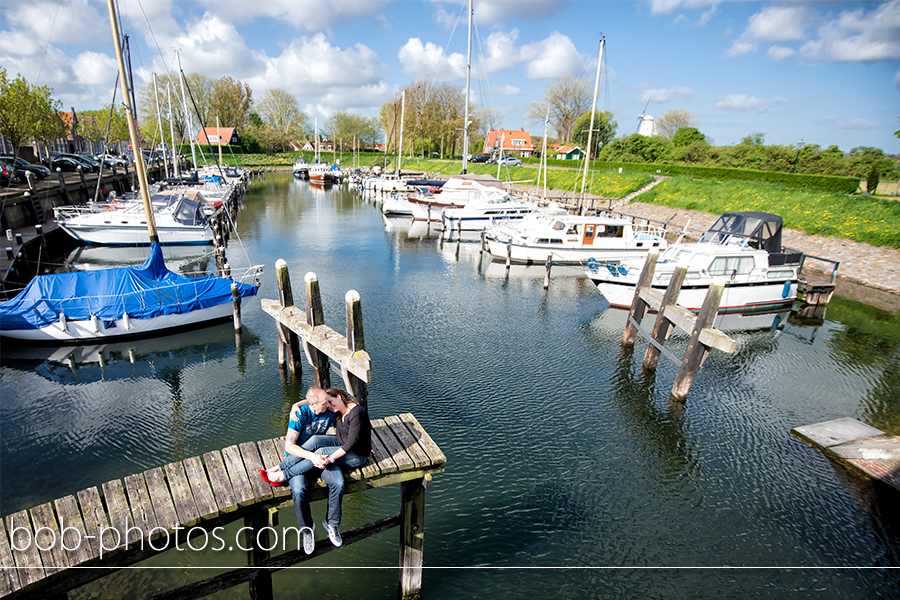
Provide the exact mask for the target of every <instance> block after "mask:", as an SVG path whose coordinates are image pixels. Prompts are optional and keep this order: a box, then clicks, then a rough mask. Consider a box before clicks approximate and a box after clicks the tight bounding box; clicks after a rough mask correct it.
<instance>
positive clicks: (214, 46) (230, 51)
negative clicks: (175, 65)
mask: <svg viewBox="0 0 900 600" xmlns="http://www.w3.org/2000/svg"><path fill="white" fill-rule="evenodd" d="M171 47H174V48H180V49H181V63H182V66H183V68H184V71H185V73H190V72H198V73H203V74H204V75H206V76H207V77H212V78H218V77H222V76H225V75H228V76H230V77H234V78H237V79H245V78H247V77H252V76H253V75H254V74H256V73H259V71H260V70H261V69H263V68H264V66H265V65H264V60H263V57H262V56H261V55H259V54H258V53H256V52H252V51H250V50H249V48H247V44H246V42H245V41H244V38H243V36H241V34H240V33H238V31H237V29H236V28H235V26H234V25H233V24H232V23H227V22H225V21H223V20H222V19H221V18H220V17H218V16H216V15H214V14H212V13H209V12H207V13H205V14H204V15H203V17H202V18H201V19H200V20H199V21H195V22H193V23H191V24H190V25H189V26H188V29H187V31H186V32H184V33H183V34H182V35H181V36H179V37H178V38H176V39H175V40H173V42H172V45H171ZM142 74H143V75H144V77H145V80H147V81H149V75H148V74H147V73H146V72H145V70H142Z"/></svg>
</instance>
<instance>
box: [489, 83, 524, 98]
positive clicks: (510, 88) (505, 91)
mask: <svg viewBox="0 0 900 600" xmlns="http://www.w3.org/2000/svg"><path fill="white" fill-rule="evenodd" d="M491 90H492V91H493V93H494V94H495V95H497V96H521V95H523V94H524V92H522V90H521V89H520V88H518V87H516V86H514V85H511V84H509V83H507V84H506V85H504V86H502V87H500V86H496V85H495V86H492V87H491Z"/></svg>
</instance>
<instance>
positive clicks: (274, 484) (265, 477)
mask: <svg viewBox="0 0 900 600" xmlns="http://www.w3.org/2000/svg"><path fill="white" fill-rule="evenodd" d="M257 471H259V475H260V477H262V478H263V481H265V482H266V483H268V484H269V485H271V486H272V487H280V486H283V485H287V481H272V480H271V479H269V476H268V475H267V474H266V470H265V469H257Z"/></svg>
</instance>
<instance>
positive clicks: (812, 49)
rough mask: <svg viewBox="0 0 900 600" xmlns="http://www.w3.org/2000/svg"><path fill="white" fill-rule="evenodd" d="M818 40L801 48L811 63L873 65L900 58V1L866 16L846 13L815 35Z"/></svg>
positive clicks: (861, 13) (891, 2)
mask: <svg viewBox="0 0 900 600" xmlns="http://www.w3.org/2000/svg"><path fill="white" fill-rule="evenodd" d="M816 36H817V37H816V39H814V40H810V41H809V42H807V43H806V44H804V45H803V46H802V47H801V48H800V52H801V54H802V56H803V57H804V58H806V59H808V60H813V61H826V62H871V61H878V60H897V59H900V0H891V1H890V2H886V3H884V4H881V5H879V6H878V7H877V8H875V9H873V10H871V11H870V12H868V13H866V12H865V9H863V8H858V9H856V10H852V11H844V12H842V13H841V14H840V15H838V17H837V18H836V19H833V20H831V21H829V22H827V23H825V24H823V25H822V26H821V27H819V29H818V31H817V32H816Z"/></svg>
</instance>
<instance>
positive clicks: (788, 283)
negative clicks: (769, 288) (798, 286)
mask: <svg viewBox="0 0 900 600" xmlns="http://www.w3.org/2000/svg"><path fill="white" fill-rule="evenodd" d="M790 294H791V280H790V279H788V280H787V281H785V282H784V288H782V290H781V297H782V298H787V297H788V296H790Z"/></svg>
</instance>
